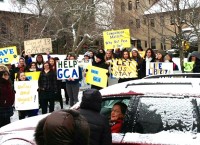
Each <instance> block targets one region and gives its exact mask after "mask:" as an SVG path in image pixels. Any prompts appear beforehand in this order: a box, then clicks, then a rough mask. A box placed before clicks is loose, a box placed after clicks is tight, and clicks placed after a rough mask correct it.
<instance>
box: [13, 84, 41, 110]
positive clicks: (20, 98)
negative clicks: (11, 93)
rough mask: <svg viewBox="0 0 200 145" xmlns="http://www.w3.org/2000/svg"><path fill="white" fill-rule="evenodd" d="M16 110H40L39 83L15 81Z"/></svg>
mask: <svg viewBox="0 0 200 145" xmlns="http://www.w3.org/2000/svg"><path fill="white" fill-rule="evenodd" d="M14 87H15V91H16V94H15V109H16V110H31V109H38V108H39V103H38V92H37V89H38V81H37V80H32V81H15V83H14Z"/></svg>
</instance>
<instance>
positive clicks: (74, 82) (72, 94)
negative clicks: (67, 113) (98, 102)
mask: <svg viewBox="0 0 200 145" xmlns="http://www.w3.org/2000/svg"><path fill="white" fill-rule="evenodd" d="M75 59H76V57H75V55H74V54H71V55H70V57H69V60H75ZM78 69H79V78H78V79H74V78H71V77H70V78H68V79H67V80H66V90H67V94H68V96H69V103H70V104H69V105H70V106H73V105H74V104H75V103H77V102H78V92H79V88H80V85H79V81H81V80H82V78H83V77H82V71H81V68H80V67H78Z"/></svg>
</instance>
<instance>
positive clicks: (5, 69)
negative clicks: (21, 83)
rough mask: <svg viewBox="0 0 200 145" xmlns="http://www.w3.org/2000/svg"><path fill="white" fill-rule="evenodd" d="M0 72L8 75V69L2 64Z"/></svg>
mask: <svg viewBox="0 0 200 145" xmlns="http://www.w3.org/2000/svg"><path fill="white" fill-rule="evenodd" d="M0 71H2V72H7V73H9V69H8V67H7V66H5V65H4V64H0Z"/></svg>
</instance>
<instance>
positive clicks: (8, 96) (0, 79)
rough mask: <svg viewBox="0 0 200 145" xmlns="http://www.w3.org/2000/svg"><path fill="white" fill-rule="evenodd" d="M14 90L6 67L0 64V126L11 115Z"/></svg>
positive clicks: (8, 120)
mask: <svg viewBox="0 0 200 145" xmlns="http://www.w3.org/2000/svg"><path fill="white" fill-rule="evenodd" d="M14 97H15V94H14V90H13V88H12V84H11V81H10V79H9V70H8V68H7V67H6V66H5V65H3V64H0V128H1V127H2V126H4V125H7V124H9V123H10V117H11V116H12V115H13V107H12V105H13V103H14Z"/></svg>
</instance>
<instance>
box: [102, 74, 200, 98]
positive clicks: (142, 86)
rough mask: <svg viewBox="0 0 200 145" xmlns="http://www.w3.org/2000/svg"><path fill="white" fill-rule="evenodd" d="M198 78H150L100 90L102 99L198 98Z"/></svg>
mask: <svg viewBox="0 0 200 145" xmlns="http://www.w3.org/2000/svg"><path fill="white" fill-rule="evenodd" d="M199 90H200V78H150V79H148V78H147V79H140V80H134V81H128V82H124V83H119V84H115V85H112V86H109V87H107V88H104V89H102V90H100V92H101V94H102V96H103V97H105V96H114V95H118V96H120V95H122V94H123V95H124V94H133V95H134V94H135V95H141V94H143V95H156V96H159V95H167V96H180V97H181V96H182V97H183V96H195V97H199V96H200V91H199Z"/></svg>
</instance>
